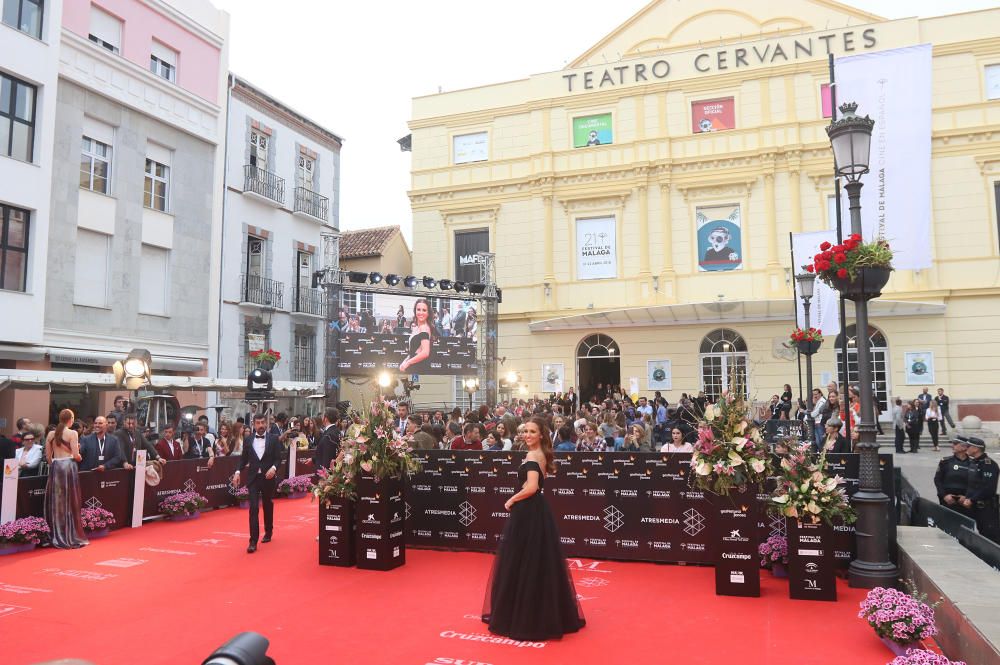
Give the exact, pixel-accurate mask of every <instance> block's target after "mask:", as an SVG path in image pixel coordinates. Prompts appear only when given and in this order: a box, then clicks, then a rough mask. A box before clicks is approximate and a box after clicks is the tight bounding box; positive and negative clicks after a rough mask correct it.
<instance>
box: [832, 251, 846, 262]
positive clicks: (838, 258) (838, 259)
mask: <svg viewBox="0 0 1000 665" xmlns="http://www.w3.org/2000/svg"><path fill="white" fill-rule="evenodd" d="M833 261H834V263H844V262H846V261H847V254H844V253H843V252H840V253H839V254H836V255H835V256H834V257H833Z"/></svg>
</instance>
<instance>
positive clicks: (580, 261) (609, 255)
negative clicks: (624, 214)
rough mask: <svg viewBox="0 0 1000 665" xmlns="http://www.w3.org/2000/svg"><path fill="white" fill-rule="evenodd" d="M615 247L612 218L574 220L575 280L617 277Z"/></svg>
mask: <svg viewBox="0 0 1000 665" xmlns="http://www.w3.org/2000/svg"><path fill="white" fill-rule="evenodd" d="M617 245H618V243H617V237H616V235H615V218H614V217H596V218H591V219H578V220H576V278H577V279H608V278H615V277H617V276H618V246H617Z"/></svg>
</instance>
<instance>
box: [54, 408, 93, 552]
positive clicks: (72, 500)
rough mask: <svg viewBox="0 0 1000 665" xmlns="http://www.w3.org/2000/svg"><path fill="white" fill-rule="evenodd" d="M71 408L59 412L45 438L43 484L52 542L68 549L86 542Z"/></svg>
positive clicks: (76, 444) (76, 443) (77, 445)
mask: <svg viewBox="0 0 1000 665" xmlns="http://www.w3.org/2000/svg"><path fill="white" fill-rule="evenodd" d="M72 425H73V412H72V411H70V410H69V409H63V410H62V411H60V412H59V424H58V425H57V426H56V428H55V430H54V431H52V432H50V433H49V436H48V438H47V439H46V440H45V459H46V460H48V462H49V480H48V484H46V486H45V520H46V521H47V522H48V523H49V529H51V531H52V534H51V536H52V546H53V547H59V548H62V549H70V548H76V547H83V546H84V545H89V544H90V541H89V540H87V537H86V536H85V535H84V532H83V520H82V519H81V517H80V477H79V475H78V474H77V470H76V463H77V462H79V461H80V460H81V459H83V458H82V457H81V456H80V440H79V438H78V437H77V433H76V432H75V431H73V430H72V429H70V427H71V426H72Z"/></svg>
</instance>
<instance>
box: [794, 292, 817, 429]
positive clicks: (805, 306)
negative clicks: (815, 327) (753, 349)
mask: <svg viewBox="0 0 1000 665" xmlns="http://www.w3.org/2000/svg"><path fill="white" fill-rule="evenodd" d="M795 281H796V282H797V283H798V285H799V297H800V298H802V311H803V313H804V314H805V317H804V320H805V323H804V327H805V329H806V330H809V305H810V303H811V301H812V298H813V293H814V288H815V286H816V274H815V273H811V272H804V273H802V274H801V275H796V277H795ZM807 346H808V347H809V348H807V349H806V350H804V351H803V349H802V348H801V346H800V347H799V353H803V354H804V355H805V357H806V405H807V406H808V409H809V412H810V413H812V409H813V354H814V353H816V351H817V350H818V349H816V348H813V345H812V344H809V345H807ZM801 385H802V384H801V383H800V384H799V386H801ZM810 429H812V430H813V437H810V438H815V430H816V428H815V427H812V428H810ZM816 445H817V446H819V445H821V442H819V441H816Z"/></svg>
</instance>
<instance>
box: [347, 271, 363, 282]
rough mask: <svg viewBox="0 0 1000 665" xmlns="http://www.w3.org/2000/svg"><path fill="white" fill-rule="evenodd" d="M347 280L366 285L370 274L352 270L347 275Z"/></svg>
mask: <svg viewBox="0 0 1000 665" xmlns="http://www.w3.org/2000/svg"><path fill="white" fill-rule="evenodd" d="M347 279H349V280H351V281H352V282H354V283H355V284H364V283H365V282H367V281H368V273H366V272H357V271H355V270H351V271H350V272H348V273H347Z"/></svg>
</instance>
